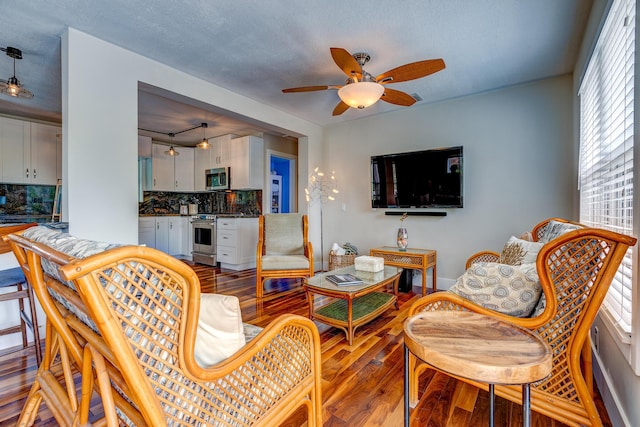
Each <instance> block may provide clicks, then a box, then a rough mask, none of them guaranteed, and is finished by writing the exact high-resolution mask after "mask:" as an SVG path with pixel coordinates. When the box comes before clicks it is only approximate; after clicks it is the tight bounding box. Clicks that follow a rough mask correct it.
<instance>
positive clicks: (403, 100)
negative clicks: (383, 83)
mask: <svg viewBox="0 0 640 427" xmlns="http://www.w3.org/2000/svg"><path fill="white" fill-rule="evenodd" d="M380 99H381V100H383V101H386V102H388V103H390V104H396V105H402V106H404V107H410V106H412V105H413V104H415V103H416V100H415V98H414V97H413V96H411V95H409V94H408V93H405V92H402V91H399V90H395V89H389V88H388V87H385V88H384V93H383V94H382V97H381V98H380Z"/></svg>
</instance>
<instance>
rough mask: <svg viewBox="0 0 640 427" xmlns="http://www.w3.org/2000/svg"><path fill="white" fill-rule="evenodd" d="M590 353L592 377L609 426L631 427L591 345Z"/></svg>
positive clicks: (609, 378)
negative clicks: (591, 355)
mask: <svg viewBox="0 0 640 427" xmlns="http://www.w3.org/2000/svg"><path fill="white" fill-rule="evenodd" d="M591 352H592V353H593V363H592V366H593V376H594V379H595V382H596V384H597V385H598V390H600V395H601V396H602V401H603V402H604V406H605V407H606V408H607V414H608V415H609V419H610V420H611V425H614V426H625V427H632V426H631V423H629V419H628V418H627V416H626V414H625V413H624V411H623V410H622V409H621V408H622V405H621V404H620V399H618V395H617V394H616V390H615V388H613V387H611V384H612V383H613V381H612V379H611V377H610V376H609V374H608V373H607V372H606V370H603V369H602V360H601V359H600V355H599V354H598V352H597V351H596V349H595V347H594V345H593V344H592V345H591Z"/></svg>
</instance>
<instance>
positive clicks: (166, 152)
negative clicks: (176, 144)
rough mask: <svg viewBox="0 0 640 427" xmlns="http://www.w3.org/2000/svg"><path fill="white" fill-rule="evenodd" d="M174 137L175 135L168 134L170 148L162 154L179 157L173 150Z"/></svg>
mask: <svg viewBox="0 0 640 427" xmlns="http://www.w3.org/2000/svg"><path fill="white" fill-rule="evenodd" d="M174 136H175V134H173V133H170V134H169V137H170V138H171V147H169V149H168V150H167V151H165V152H164V154H167V155H169V156H173V157H175V156H179V155H180V153H178V152H177V151H176V150H175V149H174V148H173V137H174Z"/></svg>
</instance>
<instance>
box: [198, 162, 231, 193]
mask: <svg viewBox="0 0 640 427" xmlns="http://www.w3.org/2000/svg"><path fill="white" fill-rule="evenodd" d="M229 172H230V169H229V168H228V167H225V168H215V169H207V170H205V171H204V173H205V187H206V189H207V190H228V189H229V179H230V178H231V176H230V175H229Z"/></svg>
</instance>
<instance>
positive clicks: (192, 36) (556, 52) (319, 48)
mask: <svg viewBox="0 0 640 427" xmlns="http://www.w3.org/2000/svg"><path fill="white" fill-rule="evenodd" d="M591 5H592V0H562V1H558V0H517V1H515V0H476V1H469V0H449V1H442V0H398V1H396V2H385V3H382V2H376V1H365V0H352V1H349V2H345V1H343V0H322V1H320V0H309V1H303V2H301V1H294V0H271V1H264V0H235V1H231V0H227V1H224V0H221V1H215V2H214V1H202V0H182V1H174V0H155V1H149V0H147V1H142V0H109V1H104V0H59V1H50V0H28V1H26V0H15V1H14V0H12V1H6V2H3V6H4V7H3V13H2V14H0V46H3V47H6V46H13V47H17V48H19V49H21V50H22V51H23V59H22V60H20V61H18V62H17V65H16V67H17V70H16V75H17V77H18V79H20V80H21V81H22V82H23V84H24V85H25V87H26V88H28V89H29V90H31V91H33V92H34V93H35V97H34V98H33V99H31V100H15V99H13V98H10V97H7V96H2V97H1V98H0V113H8V114H13V115H19V116H29V117H36V118H44V119H53V120H58V121H59V120H61V110H62V108H61V85H60V81H61V72H60V37H61V34H62V33H63V32H64V30H65V28H66V27H67V26H70V27H74V28H76V29H78V30H81V31H83V32H86V33H88V34H91V35H93V36H96V37H98V38H101V39H103V40H106V41H108V42H111V43H113V44H115V45H118V46H121V47H123V48H126V49H129V50H131V51H133V52H136V53H138V54H141V55H144V56H146V57H149V58H152V59H155V60H157V61H160V62H162V63H165V64H167V65H169V66H171V67H174V68H177V69H180V70H183V71H185V72H187V73H189V74H192V75H194V76H197V77H199V78H202V79H204V80H207V81H210V82H212V83H214V84H216V85H218V86H221V87H224V88H227V89H229V90H231V91H234V92H237V93H239V94H242V95H245V96H247V97H249V98H252V99H255V100H258V101H260V102H262V103H264V104H267V105H270V106H273V107H275V108H278V109H281V110H283V111H286V112H288V113H290V114H292V115H295V116H298V117H301V118H303V119H306V120H308V121H310V122H313V123H317V124H319V125H329V124H334V123H340V122H342V121H346V120H353V119H358V118H361V117H365V116H369V115H375V114H381V113H385V112H389V111H394V110H398V109H402V108H415V107H399V106H396V105H392V104H388V103H385V102H378V103H377V104H375V105H374V106H372V107H369V108H367V109H365V110H353V109H350V110H348V111H346V112H345V113H344V114H343V115H341V116H339V117H332V116H331V112H332V110H333V108H334V106H335V105H336V104H337V103H338V101H339V99H338V95H337V93H336V91H335V90H329V91H322V92H307V93H293V94H283V93H282V91H281V90H282V89H283V88H288V87H296V86H309V85H332V84H337V85H341V84H344V79H345V77H344V75H343V74H342V72H341V71H340V69H339V68H338V67H337V66H336V65H335V63H334V62H333V60H332V58H331V55H330V53H329V48H330V47H342V48H345V49H347V50H348V51H349V52H351V53H355V52H362V51H364V52H368V53H369V54H370V55H371V61H370V62H369V63H368V64H367V65H366V67H365V68H366V70H367V71H368V72H370V73H371V74H374V75H376V74H380V73H382V72H384V71H386V70H388V69H391V68H394V67H397V66H399V65H402V64H405V63H409V62H414V61H418V60H423V59H431V58H443V59H444V60H445V63H446V66H447V68H446V69H445V70H443V71H440V72H438V73H436V74H433V75H431V76H428V77H424V78H422V79H419V80H413V81H409V82H403V83H397V84H394V85H392V87H393V88H394V89H398V90H402V91H405V92H407V93H410V94H414V93H416V94H418V95H420V97H421V98H422V101H420V102H418V103H416V104H415V105H420V104H421V103H431V102H436V101H441V100H445V99H451V98H455V97H460V96H465V95H469V94H474V93H481V92H484V91H488V90H493V89H496V88H501V87H506V86H510V85H515V84H520V83H525V82H529V81H533V80H538V79H543V78H547V77H551V76H557V75H562V74H566V73H570V72H571V71H572V69H573V65H574V63H575V60H576V56H577V51H578V47H579V43H580V41H581V38H582V35H583V32H584V28H585V25H586V20H587V17H588V14H589V11H590V9H591ZM12 66H13V65H12V61H11V59H10V58H9V57H6V56H4V55H2V57H0V78H2V79H6V78H8V77H10V76H11V75H12ZM99 83H100V82H96V84H99ZM140 107H141V110H140V117H139V123H140V127H146V128H151V129H158V130H161V131H177V130H182V129H186V128H188V127H191V126H196V125H198V124H199V123H200V122H201V121H203V120H204V121H208V120H211V122H210V123H209V124H210V128H209V129H208V131H207V136H215V135H219V134H221V133H224V132H227V131H228V130H238V133H243V134H246V133H251V132H253V131H258V132H259V131H261V129H258V128H255V127H252V126H248V125H247V124H246V123H244V122H242V120H240V121H238V120H236V119H229V120H228V122H226V120H227V118H225V117H223V116H220V115H219V114H217V113H214V112H211V111H207V109H198V108H196V109H193V107H191V108H186V107H185V112H184V114H180V113H179V112H178V113H176V111H175V110H176V109H177V110H178V111H181V104H175V103H174V101H171V102H165V98H164V97H159V96H158V95H157V94H148V96H144V99H141V102H140ZM187 110H188V111H187ZM168 111H171V117H172V122H171V125H172V126H175V127H174V128H172V129H166V127H167V125H168V124H169V123H167V120H166V119H167V117H168V113H167V112H168ZM209 115H210V116H209ZM195 116H198V117H195ZM201 117H202V118H201ZM208 117H210V119H209V118H208ZM216 126H218V127H219V129H218V130H216V129H215V128H216ZM222 129H224V132H223V131H222ZM201 133H202V132H201V131H196V135H194V136H193V137H191V139H198V138H200V137H201Z"/></svg>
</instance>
